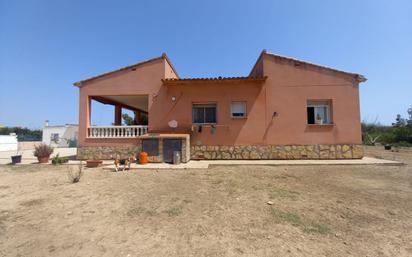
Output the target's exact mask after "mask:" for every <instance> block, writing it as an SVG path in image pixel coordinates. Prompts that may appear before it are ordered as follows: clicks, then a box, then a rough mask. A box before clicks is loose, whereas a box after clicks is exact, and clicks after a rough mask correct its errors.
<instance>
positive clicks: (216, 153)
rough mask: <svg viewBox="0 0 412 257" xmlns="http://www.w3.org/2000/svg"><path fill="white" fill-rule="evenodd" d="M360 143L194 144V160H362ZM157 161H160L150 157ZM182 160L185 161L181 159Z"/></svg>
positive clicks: (88, 151) (110, 155)
mask: <svg viewBox="0 0 412 257" xmlns="http://www.w3.org/2000/svg"><path fill="white" fill-rule="evenodd" d="M140 151H141V145H140V144H138V145H137V146H84V147H79V148H77V158H78V159H82V160H85V159H89V160H90V159H96V160H110V159H114V158H116V157H119V158H128V157H130V156H132V155H133V156H137V155H138V154H139V153H140ZM363 154H364V151H363V146H362V145H357V144H339V145H235V146H233V145H215V146H211V145H207V146H206V145H194V146H190V158H191V159H193V160H270V159H273V160H299V159H314V160H316V159H361V158H362V157H363ZM152 161H154V162H158V161H159V160H157V159H156V160H152ZM183 161H184V162H185V161H186V160H183Z"/></svg>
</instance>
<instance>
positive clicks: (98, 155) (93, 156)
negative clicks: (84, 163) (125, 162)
mask: <svg viewBox="0 0 412 257" xmlns="http://www.w3.org/2000/svg"><path fill="white" fill-rule="evenodd" d="M140 149H141V148H140V144H138V145H137V146H81V147H78V148H77V159H80V160H113V159H116V158H121V159H126V158H129V157H130V156H135V157H137V154H138V153H140Z"/></svg>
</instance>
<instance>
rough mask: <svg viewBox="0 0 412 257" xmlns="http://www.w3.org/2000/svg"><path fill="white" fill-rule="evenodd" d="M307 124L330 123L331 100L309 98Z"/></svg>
mask: <svg viewBox="0 0 412 257" xmlns="http://www.w3.org/2000/svg"><path fill="white" fill-rule="evenodd" d="M307 115H308V124H319V125H322V124H331V123H332V120H331V101H329V100H322V101H321V100H310V101H308V103H307Z"/></svg>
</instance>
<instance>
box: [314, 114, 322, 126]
mask: <svg viewBox="0 0 412 257" xmlns="http://www.w3.org/2000/svg"><path fill="white" fill-rule="evenodd" d="M316 124H319V125H322V124H323V119H322V117H320V115H319V114H317V115H316Z"/></svg>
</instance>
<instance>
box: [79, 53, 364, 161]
mask: <svg viewBox="0 0 412 257" xmlns="http://www.w3.org/2000/svg"><path fill="white" fill-rule="evenodd" d="M364 81H366V78H365V77H363V76H362V75H360V74H356V73H349V72H344V71H340V70H337V69H333V68H329V67H325V66H321V65H317V64H313V63H309V62H305V61H301V60H297V59H293V58H289V57H284V56H280V55H276V54H272V53H268V52H266V51H265V50H264V51H263V52H262V53H261V54H260V56H259V57H258V59H257V61H256V63H255V64H254V66H253V67H252V70H251V71H250V74H249V75H248V76H244V77H216V78H181V77H179V75H178V73H177V71H176V69H175V68H174V67H173V65H172V63H171V61H170V60H169V58H168V57H167V55H166V54H163V55H162V56H160V57H157V58H154V59H150V60H147V61H144V62H140V63H137V64H134V65H130V66H127V67H124V68H121V69H118V70H115V71H111V72H108V73H104V74H101V75H98V76H95V77H92V78H89V79H85V80H82V81H78V82H75V83H74V85H75V86H77V87H78V88H79V90H80V102H79V104H80V113H79V148H78V157H79V158H82V159H88V158H96V159H111V158H114V157H115V156H127V155H136V154H137V153H138V152H140V151H142V150H143V151H145V152H148V153H149V159H150V160H151V161H154V162H162V161H170V160H171V155H172V154H173V151H176V150H177V151H180V152H181V154H182V161H184V162H185V161H188V160H189V159H346V158H348V159H350V158H362V157H363V150H362V147H361V143H362V141H361V123H360V110H359V83H361V82H364ZM92 101H97V102H100V103H104V104H110V105H113V106H114V114H113V121H114V125H113V126H111V125H109V126H91V121H90V117H91V112H93V110H92V109H91V102H92ZM122 109H128V110H131V111H133V112H134V121H135V122H134V124H135V125H133V126H122V125H121V114H122ZM142 117H147V119H148V125H144V123H143V122H142Z"/></svg>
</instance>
